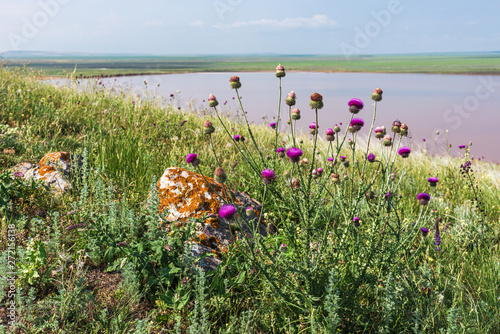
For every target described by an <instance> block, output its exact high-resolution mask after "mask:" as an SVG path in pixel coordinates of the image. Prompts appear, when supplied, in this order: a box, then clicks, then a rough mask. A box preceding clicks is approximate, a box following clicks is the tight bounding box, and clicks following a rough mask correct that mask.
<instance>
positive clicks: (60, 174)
mask: <svg viewBox="0 0 500 334" xmlns="http://www.w3.org/2000/svg"><path fill="white" fill-rule="evenodd" d="M75 160H78V165H79V166H80V165H81V159H80V158H78V157H73V158H72V157H71V156H70V154H69V153H68V152H54V153H48V154H46V155H45V156H44V157H43V158H42V159H41V160H40V163H39V164H32V163H29V162H23V163H20V164H18V165H16V166H14V167H13V168H12V169H11V171H12V173H13V174H14V175H17V176H19V177H22V178H23V179H25V180H43V181H44V182H45V184H46V185H47V186H49V187H50V188H51V190H52V191H53V192H54V193H64V192H66V191H68V190H69V189H71V183H70V182H69V180H68V178H69V177H70V174H71V168H72V161H75Z"/></svg>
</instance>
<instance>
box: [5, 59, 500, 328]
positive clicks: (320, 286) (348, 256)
mask: <svg viewBox="0 0 500 334" xmlns="http://www.w3.org/2000/svg"><path fill="white" fill-rule="evenodd" d="M282 63H284V64H285V61H283V62H282ZM225 66H227V69H230V64H227V65H225ZM269 66H271V64H269ZM274 67H275V62H274V63H273V65H272V66H271V68H273V69H274ZM233 70H235V71H236V70H238V67H237V65H236V66H235V68H233ZM38 75H39V74H38V73H34V72H32V71H30V70H26V69H22V68H0V123H1V124H2V126H1V127H0V130H1V134H2V135H1V139H2V141H1V142H0V169H1V171H2V172H4V171H6V170H7V169H8V168H9V167H11V166H13V165H14V164H15V163H18V162H21V161H30V162H36V161H38V160H39V159H40V158H41V157H43V156H44V154H45V153H48V152H54V151H70V152H72V153H75V154H80V155H83V157H84V167H83V172H82V174H83V177H81V178H78V177H77V178H75V179H74V180H73V182H74V183H73V184H74V189H73V190H72V191H71V192H69V193H67V194H65V195H63V196H53V195H50V194H49V193H48V192H47V191H46V190H45V189H44V188H43V187H42V186H40V185H36V184H33V185H28V184H24V183H22V182H10V180H11V176H10V174H8V173H5V174H1V175H2V176H1V177H0V182H1V184H2V185H3V186H1V187H0V195H1V196H0V197H1V198H2V201H0V209H1V210H0V214H1V217H2V226H1V231H0V232H1V233H2V236H6V235H7V231H8V230H9V225H14V226H15V230H16V236H17V237H16V245H17V252H16V257H17V268H18V270H19V273H18V277H17V279H16V285H17V287H18V288H22V290H19V292H18V299H16V307H17V311H18V318H17V320H18V323H17V324H18V325H17V326H18V327H17V329H16V330H17V332H19V333H20V332H23V333H59V332H66V333H160V332H161V329H162V328H163V329H164V332H172V333H176V332H179V333H180V332H183V333H185V332H188V328H189V332H190V333H195V332H199V333H206V332H207V331H208V330H207V329H206V328H207V327H210V328H211V329H210V332H213V333H328V332H332V331H333V332H343V333H362V332H366V333H372V332H373V333H375V332H385V333H401V332H403V333H498V332H500V321H499V317H498V314H499V312H500V299H499V298H500V260H499V256H498V255H499V253H498V251H499V244H498V241H499V235H500V234H499V232H500V229H499V223H500V221H499V217H500V211H499V203H500V186H499V185H500V166H499V165H497V164H491V163H487V162H483V161H475V160H474V161H473V162H472V168H473V170H474V173H473V176H471V174H465V177H464V176H462V174H461V173H460V165H461V164H463V163H464V162H465V161H467V160H468V159H469V158H468V156H467V155H465V156H464V157H461V158H455V157H451V156H447V155H445V156H440V157H432V156H428V155H426V154H425V153H424V152H423V151H422V150H421V149H420V148H419V147H412V153H411V154H410V157H409V158H407V159H406V160H404V159H403V158H401V157H398V156H397V155H396V154H395V148H396V147H397V146H398V141H399V138H400V137H399V136H397V137H396V139H397V140H395V144H394V148H384V147H382V146H381V145H380V143H378V141H376V140H375V139H373V138H372V142H371V146H370V152H373V153H375V154H376V156H377V157H379V159H380V158H382V161H383V163H381V164H379V163H373V164H367V165H366V171H365V172H361V171H362V168H363V163H364V152H365V150H366V145H367V143H366V140H365V139H364V138H363V137H362V136H360V137H359V138H358V137H357V136H354V135H351V134H349V135H348V138H352V139H353V141H354V142H356V145H355V146H358V147H357V148H355V149H351V148H349V146H348V145H344V146H342V148H341V150H340V151H339V152H338V153H339V154H338V155H344V156H346V157H347V159H348V160H349V161H350V162H351V164H350V166H349V167H345V166H344V165H343V164H341V163H338V164H337V165H336V166H335V167H334V170H333V171H335V172H337V173H339V174H340V178H341V182H340V184H338V185H334V184H332V182H331V181H329V180H330V177H329V175H330V174H331V173H332V172H333V171H331V170H330V166H329V164H328V162H327V158H328V157H330V156H332V155H335V152H334V153H332V147H330V146H329V143H328V142H326V141H325V140H324V139H322V137H323V131H324V126H321V125H320V130H321V133H320V136H319V138H318V144H317V151H318V152H319V154H318V155H315V156H316V158H315V159H314V165H315V167H322V168H323V169H324V175H323V176H322V177H321V178H319V179H318V180H317V181H318V183H316V182H315V181H314V180H312V179H311V178H309V175H310V170H309V168H310V166H312V164H313V150H314V145H313V141H312V140H311V136H310V135H309V136H306V135H301V136H299V137H298V138H297V140H298V143H297V145H298V146H300V147H301V148H302V150H303V151H304V152H305V155H304V156H305V157H307V158H308V159H309V164H302V165H300V167H298V166H296V167H294V170H293V173H294V176H296V177H298V178H299V179H301V188H300V189H299V190H297V191H292V190H291V189H290V187H289V186H287V182H286V178H285V177H284V176H283V174H284V172H285V170H289V171H292V167H291V164H290V163H289V162H288V161H286V159H285V160H281V159H278V158H276V157H275V154H274V152H275V150H276V147H275V142H276V137H275V132H274V131H272V130H271V129H269V127H267V126H252V127H251V128H250V129H251V131H252V134H253V136H254V138H255V141H256V143H257V144H258V146H259V148H260V150H261V152H262V155H263V157H264V161H261V160H260V154H259V153H258V152H257V150H256V149H255V147H254V146H253V144H252V140H251V136H250V133H249V128H247V126H246V125H245V124H244V123H243V122H241V121H236V120H235V119H234V118H227V117H225V116H223V117H222V120H223V122H224V123H225V125H226V127H227V128H228V129H231V128H234V130H231V135H234V134H241V135H244V136H245V137H247V138H248V140H247V141H246V142H245V143H244V144H243V145H244V147H245V149H244V150H243V152H244V153H245V154H246V155H247V156H252V157H253V160H254V161H255V162H252V159H245V158H244V157H243V156H242V155H241V154H240V152H239V151H238V150H237V147H236V145H235V143H234V142H232V140H231V139H230V138H229V137H228V136H227V135H226V134H225V133H224V130H223V128H222V126H221V125H220V123H219V121H218V118H217V117H216V115H215V114H214V110H213V109H208V108H206V109H198V110H180V111H179V110H177V108H175V107H173V106H169V105H160V104H158V102H156V101H157V100H154V99H147V98H144V99H142V100H136V103H135V104H132V97H131V96H129V95H127V93H126V92H114V93H111V92H109V91H105V90H102V89H100V88H97V85H96V88H95V89H94V90H93V91H91V90H89V91H88V92H85V93H84V92H81V91H78V90H77V89H72V88H56V87H53V86H50V85H45V84H44V83H41V82H39V81H38V80H37V79H36V77H37V76H38ZM289 75H293V73H290V74H289ZM242 80H244V77H242ZM283 80H286V79H283ZM276 81H277V82H278V79H276ZM382 88H383V87H382ZM276 89H277V93H278V83H277V86H276ZM141 95H144V94H141ZM366 102H367V101H365V103H366ZM366 104H367V105H368V103H366ZM378 106H379V107H378V108H379V110H383V101H382V102H381V103H380V104H379V105H378ZM285 108H286V106H285V104H284V103H283V104H282V110H281V112H282V113H287V112H288V110H287V109H285ZM303 109H304V110H303V112H306V110H305V109H306V108H303ZM308 112H314V111H308ZM361 113H363V114H364V115H365V116H366V117H364V118H365V119H368V118H370V116H369V114H370V113H371V111H370V110H368V108H366V109H364V110H362V111H361ZM282 115H283V114H282ZM394 116H395V117H396V116H397V115H394ZM349 117H350V114H349V113H348V112H346V114H345V115H344V116H343V119H339V122H341V121H342V122H344V124H347V123H348V122H347V121H348V119H349ZM205 119H209V120H211V121H212V123H213V124H214V127H215V128H216V131H215V133H214V134H213V135H212V138H213V140H214V146H215V148H216V152H217V154H218V158H219V160H220V165H221V166H222V167H223V168H224V169H225V170H226V171H228V176H229V178H228V184H229V186H230V187H233V188H235V189H238V190H240V191H247V192H248V193H249V194H250V195H251V196H252V197H254V198H256V199H257V200H259V201H263V202H264V217H265V220H266V221H267V222H271V221H272V222H273V223H274V224H275V225H276V227H277V228H278V233H277V234H276V235H272V236H270V237H268V238H255V242H253V243H250V242H245V241H242V242H239V243H237V244H236V245H235V247H234V249H232V250H231V251H230V252H229V253H228V254H227V255H225V256H224V259H223V264H222V265H221V266H220V267H219V269H218V270H217V271H216V272H214V273H207V274H206V276H207V277H204V274H202V273H201V272H200V271H198V270H195V269H193V268H196V262H193V259H191V258H190V257H189V256H188V255H186V254H184V253H183V250H182V245H183V244H184V242H185V241H186V240H191V238H192V229H193V228H194V225H193V224H194V222H192V223H189V224H187V225H186V226H185V227H183V228H182V229H177V228H172V230H171V232H172V233H171V234H167V233H165V232H164V231H162V230H161V229H159V228H158V222H159V219H160V218H161V215H158V213H157V205H158V203H157V201H156V200H155V199H156V198H157V193H156V187H155V181H154V180H155V177H156V178H158V177H159V176H160V175H162V174H163V172H164V170H165V169H166V168H167V167H170V166H178V167H183V168H187V169H190V170H195V169H194V168H193V167H192V166H190V165H188V164H187V163H186V161H185V157H186V155H187V154H188V153H192V152H196V153H198V154H199V157H200V159H201V160H202V163H201V165H200V168H201V171H202V172H203V173H204V174H205V175H209V176H211V175H212V174H213V170H214V168H215V167H216V165H217V164H216V160H215V158H214V157H213V155H212V154H211V148H210V146H209V141H208V139H207V136H206V135H204V133H203V126H202V124H203V122H204V120H205ZM184 120H186V121H187V122H186V123H185V124H183V126H181V124H182V122H183V121H184ZM167 121H168V122H167ZM299 122H300V121H299ZM167 125H168V127H167ZM386 126H387V127H388V128H389V126H388V125H386ZM368 127H369V125H368V124H367V125H365V128H363V129H362V130H361V132H362V133H363V134H364V135H366V134H368V129H367V128H368ZM343 130H345V129H343ZM342 136H343V132H340V133H339V134H338V137H339V138H340V139H342ZM281 140H283V141H285V142H286V147H287V148H288V147H290V146H292V145H293V144H292V139H291V137H290V135H288V136H287V138H285V136H284V134H280V135H279V141H278V142H279V143H280V142H281ZM300 141H302V143H300ZM230 143H231V144H232V145H228V144H230ZM401 144H407V142H406V138H405V137H402V138H401ZM335 147H336V146H335ZM12 149H14V150H15V154H12ZM389 152H392V153H391V154H392V158H391V159H390V160H387V161H386V160H385V159H387V157H388V154H389ZM465 152H467V151H465ZM465 154H467V153H465ZM267 155H269V156H270V158H269V160H268V159H267V158H265V157H266V156H267ZM384 157H385V158H384ZM356 159H357V160H358V161H359V164H357V163H356ZM392 159H394V164H392V161H393V160H392ZM235 161H239V163H238V165H237V166H236V167H235V168H234V174H229V170H230V169H231V166H233V165H234V162H235ZM379 166H380V167H379ZM254 167H255V168H256V169H257V171H258V173H255V172H254V171H253V168H254ZM264 167H267V168H272V169H274V171H275V173H276V176H277V177H276V179H275V180H274V182H273V184H272V185H270V186H269V187H267V188H266V187H265V186H264V184H263V183H262V181H261V176H260V171H261V170H262V169H263V168H264ZM395 167H396V169H395ZM378 168H380V169H378ZM377 170H380V173H378V174H377ZM391 173H395V176H394V178H392V177H391ZM344 174H345V175H348V180H344V179H343V175H344ZM430 176H437V177H438V178H439V183H438V186H437V187H436V188H435V189H433V190H431V188H430V187H429V185H428V184H427V181H426V180H427V178H428V177H430ZM371 180H374V181H373V183H371ZM309 181H311V182H310V184H311V185H310V187H309V186H308V182H309ZM323 185H324V186H325V187H324V188H323ZM325 189H327V191H326V192H325ZM389 189H392V193H393V196H392V197H391V198H390V199H389V200H386V199H385V194H386V192H388V191H389ZM365 190H371V191H373V192H374V193H375V194H376V195H377V197H376V198H375V199H373V200H368V199H366V198H365V196H364V193H365ZM423 191H425V192H429V193H431V195H432V199H431V202H430V203H429V205H428V206H426V207H421V206H419V205H418V203H417V201H416V195H417V194H418V193H420V192H423ZM309 192H311V193H312V195H310V193H309ZM264 196H265V197H264ZM323 198H324V199H326V201H323ZM75 210H76V211H75ZM481 210H484V211H481ZM72 211H73V213H71V214H69V215H65V214H67V213H69V212H72ZM41 212H43V214H40V213H41ZM353 216H359V217H360V218H361V226H360V227H359V229H358V230H357V229H355V228H354V227H353V225H352V217H353ZM438 217H441V239H442V244H441V249H442V251H439V252H438V251H435V249H434V248H435V246H434V238H433V231H432V228H433V226H434V222H435V220H436V219H437V218H438ZM89 219H91V220H89ZM417 221H418V222H419V225H418V227H420V226H426V227H428V228H429V229H431V232H430V233H429V235H428V236H427V237H426V238H421V237H420V236H419V233H418V230H417V231H414V230H412V229H411V227H412V226H413V225H412V223H415V222H417ZM83 223H85V224H87V225H86V228H85V229H83V230H77V229H76V228H75V229H71V230H67V229H66V227H67V226H70V225H74V224H83ZM446 224H448V226H447V227H446V229H445V230H444V231H443V228H444V227H445V226H446ZM4 240H7V239H6V238H2V243H1V244H0V249H1V251H2V253H1V256H0V268H2V270H0V273H3V272H7V269H6V268H7V267H6V265H7V261H6V260H7V256H8V253H7V251H6V250H7V249H8V248H7V243H6V241H4ZM121 241H126V242H127V243H128V245H129V246H128V247H126V248H123V247H120V246H118V244H117V243H118V242H121ZM167 244H168V245H169V246H170V247H171V249H172V250H171V251H167V250H166V248H165V246H166V245H167ZM282 244H286V245H287V250H286V251H281V250H280V249H281V246H280V245H282ZM257 248H258V249H259V250H258V251H257ZM164 269H166V270H164ZM8 286H9V285H8V284H7V282H6V280H5V277H4V276H3V274H2V279H1V280H0V288H1V289H0V291H4V292H5V291H6V289H7V288H8ZM7 300H8V299H7V296H6V294H4V293H3V292H2V293H1V294H0V303H1V305H2V306H0V319H2V320H3V321H6V318H5V313H4V312H5V308H4V307H3V305H5V302H6V301H7ZM11 329H12V328H11ZM1 331H2V329H0V333H1Z"/></svg>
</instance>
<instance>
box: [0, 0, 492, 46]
mask: <svg viewBox="0 0 500 334" xmlns="http://www.w3.org/2000/svg"><path fill="white" fill-rule="evenodd" d="M499 19H500V2H498V1H493V0H487V1H475V2H465V1H451V0H441V1H427V0H421V1H415V0H385V1H368V0H361V1H350V2H349V1H332V0H330V1H326V0H325V1H322V0H319V1H314V0H311V1H304V0H302V1H298V0H287V1H281V0H278V1H271V0H267V1H263V0H184V1H171V0H142V1H137V0H134V1H132V0H1V2H0V52H3V51H8V50H37V51H60V52H91V53H149V54H241V53H281V54H384V53H415V52H475V51H498V50H500V29H498V27H499V23H498V22H499Z"/></svg>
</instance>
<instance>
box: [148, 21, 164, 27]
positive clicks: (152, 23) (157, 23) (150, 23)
mask: <svg viewBox="0 0 500 334" xmlns="http://www.w3.org/2000/svg"><path fill="white" fill-rule="evenodd" d="M144 26H145V27H162V26H163V22H162V21H154V20H153V21H147V22H144Z"/></svg>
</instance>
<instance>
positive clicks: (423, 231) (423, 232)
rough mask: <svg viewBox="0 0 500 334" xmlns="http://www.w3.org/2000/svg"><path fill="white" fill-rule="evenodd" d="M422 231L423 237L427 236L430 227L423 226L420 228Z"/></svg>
mask: <svg viewBox="0 0 500 334" xmlns="http://www.w3.org/2000/svg"><path fill="white" fill-rule="evenodd" d="M420 233H421V234H422V236H423V237H426V236H427V234H428V233H429V229H428V228H425V227H422V228H421V229H420Z"/></svg>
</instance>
